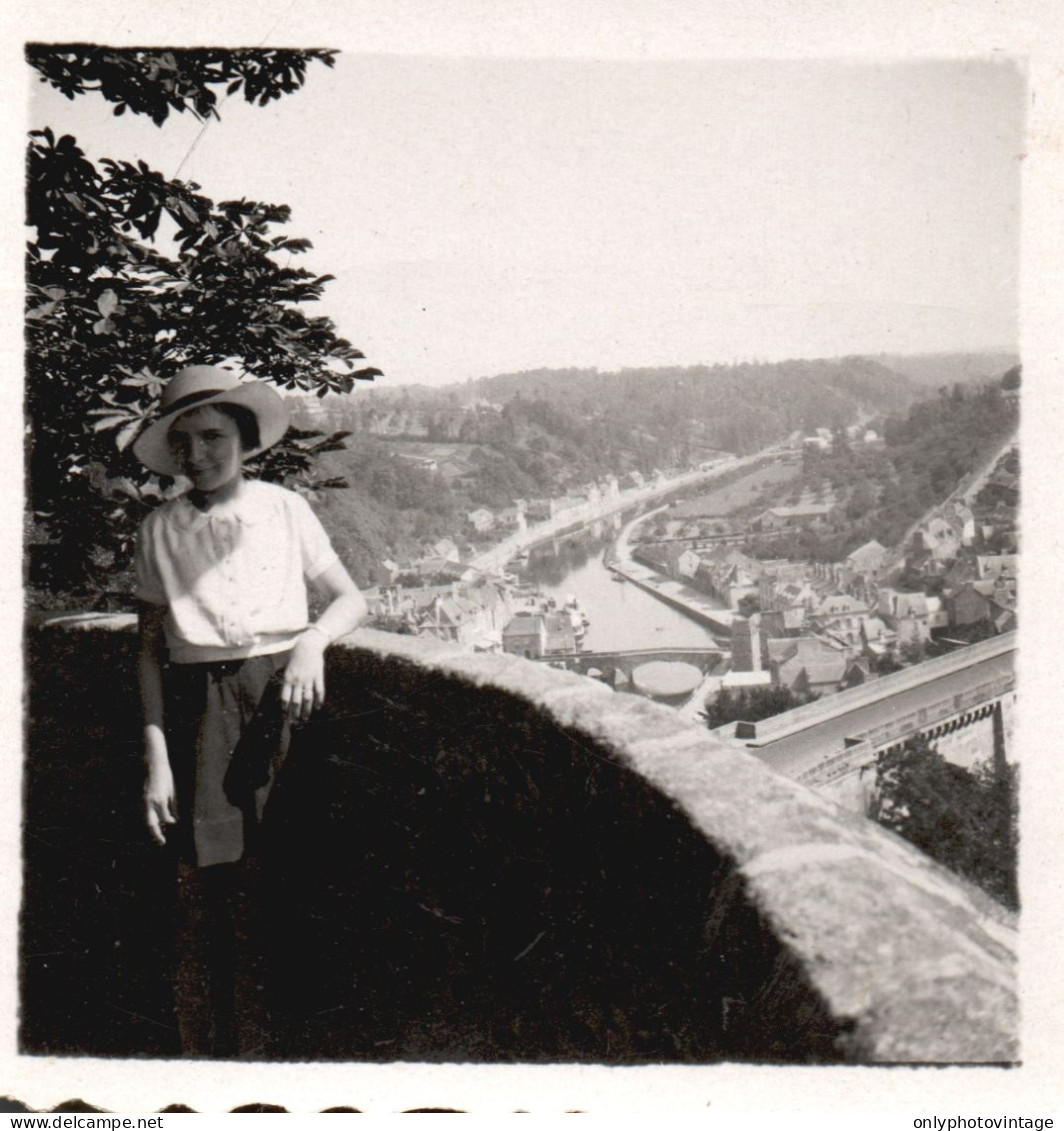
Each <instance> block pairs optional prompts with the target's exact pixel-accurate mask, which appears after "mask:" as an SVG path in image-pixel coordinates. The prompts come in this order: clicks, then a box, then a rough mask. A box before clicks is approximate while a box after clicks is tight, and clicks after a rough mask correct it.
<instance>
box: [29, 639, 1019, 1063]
mask: <svg viewBox="0 0 1064 1131" xmlns="http://www.w3.org/2000/svg"><path fill="white" fill-rule="evenodd" d="M128 621H129V618H110V619H107V620H106V621H101V622H98V623H94V624H93V625H92V626H91V627H87V628H86V627H85V626H84V625H82V626H80V627H77V628H76V630H75V629H74V628H73V627H72V626H70V625H69V624H66V625H60V626H48V627H43V628H40V629H36V630H34V631H33V632H31V635H30V641H29V649H28V653H27V654H28V657H29V660H28V662H29V669H30V671H29V674H30V682H31V694H30V718H29V743H28V758H27V770H26V826H25V838H24V843H25V895H24V903H23V918H22V931H23V937H22V970H21V986H22V1027H21V1043H22V1047H23V1049H24V1051H26V1052H35V1053H51V1054H57V1053H81V1054H93V1055H112V1056H129V1055H146V1056H176V1055H178V1054H179V1052H180V1049H179V1046H178V1044H177V1034H176V1028H175V1025H174V1019H173V1015H172V1002H171V999H170V992H169V984H168V974H167V970H168V963H169V953H168V947H169V944H170V940H171V938H172V935H173V912H172V905H173V896H172V878H171V862H170V861H169V860H168V857H167V853H166V852H165V851H159V850H156V849H154V848H153V847H152V846H151V845H150V844H148V842H147V836H146V834H145V833H142V831H141V826H140V800H139V794H140V788H141V776H140V744H139V722H138V716H137V710H136V698H135V694H134V689H133V663H132V658H133V643H134V642H133V635H132V632H131V631H130V626H129V623H128ZM353 641H354V642H355V643H354V644H353V645H352V646H343V647H338V648H335V649H333V650H332V651H331V653H330V661H329V670H328V688H329V701H328V709H327V712H326V713H325V714H324V715H323V717H322V718H321V719H320V720H319V721H318V722H317V723H315V724H312V725H311V726H309V727H308V728H306V730H305V731H304V734H303V737H302V741H301V743H300V745H299V747H298V749H297V751H296V752H295V753H294V754H293V756H292V759H291V761H290V763H289V765H288V767H287V768H286V771H285V778H284V781H283V786H282V787H281V788H279V789H278V791H277V793H276V794H275V797H274V799H273V802H272V803H271V805H272V809H271V813H270V820H269V831H270V836H269V840H268V846H269V850H270V851H269V855H268V863H269V864H270V867H271V871H270V885H271V887H270V890H271V893H272V896H271V906H272V910H273V912H274V928H273V932H272V933H273V943H274V946H275V970H276V972H277V973H276V974H275V978H274V982H273V985H272V987H271V989H272V994H273V999H274V1005H275V1026H274V1028H275V1037H276V1044H275V1046H274V1047H273V1048H272V1049H271V1050H269V1055H271V1056H277V1057H285V1058H291V1059H319V1058H321V1059H327V1058H343V1059H357V1060H379V1061H392V1060H428V1061H432V1060H448V1061H515V1060H520V1061H596V1062H603V1063H611V1064H624V1063H649V1062H660V1061H671V1062H689V1063H696V1062H711V1061H717V1060H721V1059H742V1060H757V1061H780V1062H832V1061H850V1062H853V1061H858V1062H871V1061H910V1062H911V1061H948V1060H962V1061H1004V1060H1011V1059H1013V1058H1014V1057H1015V1055H1016V1050H1015V1040H1014V1024H1015V1022H1014V1009H1015V993H1014V987H1013V985H1012V978H1013V969H1012V966H1013V957H1012V953H1011V951H1012V948H1013V945H1014V931H1013V929H1012V927H1011V926H1010V921H1009V920H1008V919H1007V917H1006V916H1004V915H1003V913H1001V912H999V911H998V910H996V908H995V905H992V904H991V903H990V901H988V900H984V899H982V898H981V897H980V896H979V895H978V894H976V893H973V892H972V891H970V890H969V889H967V888H964V887H961V886H960V885H958V884H957V883H956V882H955V881H953V880H952V878H951V877H949V876H948V875H947V874H946V873H944V872H942V871H940V870H939V869H937V868H934V867H933V866H932V865H930V863H929V862H927V861H926V860H925V859H924V858H922V857H920V856H919V854H917V853H915V852H912V851H910V850H909V849H907V848H906V847H905V846H903V845H902V844H901V843H900V842H898V841H897V840H895V839H894V838H893V837H890V836H889V835H887V834H883V833H881V832H880V831H879V830H877V829H875V828H873V827H872V826H870V825H869V824H868V823H867V822H864V821H862V820H860V819H850V818H848V817H845V816H843V815H841V814H840V813H838V811H836V810H834V808H833V807H831V806H829V805H827V804H825V803H823V802H821V801H820V800H819V799H818V798H816V797H815V796H813V795H812V794H810V793H808V792H806V791H804V790H802V789H800V788H799V787H797V786H794V785H793V784H792V783H790V782H788V781H785V780H784V779H781V778H777V777H775V776H774V775H772V774H771V773H769V772H768V771H766V770H765V769H764V768H763V767H761V766H760V765H759V764H758V763H757V762H756V761H755V760H754V759H752V758H750V757H748V756H746V755H745V754H743V753H741V752H735V751H726V750H723V749H722V748H720V747H719V746H716V745H715V744H714V743H713V742H712V740H711V739H710V738H709V736H708V735H707V734H706V733H705V732H704V731H699V730H697V729H696V728H692V727H690V726H687V725H685V724H683V723H682V722H680V720H679V719H678V718H677V717H676V716H675V715H673V714H672V713H671V712H669V711H667V710H665V709H664V708H659V707H655V706H654V705H652V704H649V703H646V702H645V701H642V700H636V699H633V698H628V697H625V696H620V695H614V694H613V693H611V692H609V691H608V690H606V689H605V688H603V687H599V686H596V685H595V684H593V683H591V682H589V681H587V680H584V679H582V678H580V677H576V676H570V675H568V674H565V673H559V672H554V671H550V670H548V669H545V668H542V667H538V666H536V665H534V664H531V663H528V662H526V661H522V660H517V659H515V658H510V657H483V656H468V655H465V654H462V653H457V652H449V651H447V650H446V649H444V648H439V647H433V646H431V645H427V644H425V643H424V642H421V641H416V640H411V639H409V638H402V637H389V636H385V635H383V634H375V633H360V634H357V635H356V637H355V638H353Z"/></svg>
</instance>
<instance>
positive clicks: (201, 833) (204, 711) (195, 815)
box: [164, 651, 292, 868]
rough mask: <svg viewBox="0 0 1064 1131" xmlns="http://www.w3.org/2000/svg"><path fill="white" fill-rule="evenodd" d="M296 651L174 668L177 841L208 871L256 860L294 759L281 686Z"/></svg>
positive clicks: (171, 712)
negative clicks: (275, 795) (261, 833)
mask: <svg viewBox="0 0 1064 1131" xmlns="http://www.w3.org/2000/svg"><path fill="white" fill-rule="evenodd" d="M291 654H292V653H291V651H285V652H276V653H273V654H272V655H268V656H252V657H249V658H247V659H244V660H219V661H216V662H213V663H201V664H173V665H171V666H170V668H169V669H168V671H167V673H166V676H165V679H164V694H165V712H166V714H165V718H166V731H167V747H168V750H169V754H170V764H171V766H172V767H173V771H174V785H175V789H176V792H177V809H178V828H177V829H176V830H175V832H176V834H177V836H176V839H177V840H178V841H179V842H180V844H181V848H182V855H183V856H185V858H186V859H188V860H190V862H192V863H194V864H195V865H196V866H198V867H201V868H206V867H209V866H211V865H215V864H231V863H235V862H236V861H238V860H241V859H243V858H244V856H245V855H246V854H248V853H253V852H254V851H255V848H256V843H255V842H256V833H257V831H258V828H259V826H260V825H261V822H262V816H263V812H264V810H265V807H266V802H267V800H268V798H269V795H270V792H271V790H272V788H273V785H274V781H275V779H276V777H277V774H278V772H279V771H280V769H281V767H282V765H283V764H284V761H285V759H286V757H287V755H288V748H289V744H290V741H291V732H290V725H289V723H288V721H287V720H286V719H285V718H284V714H283V712H282V709H281V683H282V680H283V677H284V670H285V667H286V665H287V663H288V660H289V658H290V656H291Z"/></svg>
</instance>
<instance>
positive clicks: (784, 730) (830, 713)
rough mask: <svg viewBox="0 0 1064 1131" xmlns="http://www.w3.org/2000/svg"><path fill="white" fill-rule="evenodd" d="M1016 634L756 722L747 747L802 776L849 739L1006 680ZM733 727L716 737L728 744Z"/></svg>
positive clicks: (778, 767)
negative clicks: (983, 685)
mask: <svg viewBox="0 0 1064 1131" xmlns="http://www.w3.org/2000/svg"><path fill="white" fill-rule="evenodd" d="M1015 648H1016V640H1015V633H1006V634H1004V635H1002V636H997V637H993V638H992V639H990V640H985V641H982V642H981V643H980V644H973V645H970V646H969V647H967V648H962V649H959V650H958V651H956V652H951V653H950V654H949V655H948V656H940V657H938V658H937V659H935V660H927V661H925V662H924V663H922V664H918V665H916V666H914V667H912V668H907V669H906V670H905V671H901V672H896V673H894V674H893V675H889V676H883V677H882V678H881V679H877V680H874V681H872V682H871V683H869V684H864V685H862V686H860V687H855V688H852V689H850V690H849V691H842V692H839V693H838V694H836V695H831V696H826V697H825V698H824V699H822V700H818V701H817V702H816V703H810V704H808V705H807V706H805V707H799V708H797V709H796V710H794V711H788V712H786V713H785V714H782V715H777V716H775V717H774V718H772V719H766V720H765V721H764V722H762V723H758V724H757V731H758V734H757V737H756V738H755V739H750V740H747V741H746V742H744V743H743V745H745V746H748V747H750V748H751V749H752V750H753V751H754V752H755V753H756V754H757V755H758V757H759V758H761V760H762V761H764V762H765V763H766V764H767V765H769V766H771V767H772V769H774V770H776V771H777V772H778V773H781V774H785V775H786V776H787V777H798V776H799V775H800V774H802V773H804V772H805V771H806V770H809V769H812V768H813V766H815V765H816V764H817V763H818V762H821V761H823V760H824V759H825V758H829V757H831V756H832V755H834V754H838V753H840V752H841V751H842V750H844V749H845V748H846V739H848V738H849V739H853V738H860V737H861V736H862V735H865V734H868V733H869V732H870V731H872V730H874V729H875V728H876V727H878V726H881V725H882V724H883V723H885V722H891V721H900V720H903V719H905V718H906V717H907V716H910V715H914V714H918V713H919V712H920V711H922V710H923V711H927V712H929V713H930V712H932V711H933V710H934V709H935V708H936V707H939V706H940V705H942V704H943V703H944V702H947V701H951V700H952V699H953V697H954V696H959V695H963V694H964V693H965V692H968V691H971V690H972V689H974V688H977V687H979V686H980V685H981V684H984V683H986V684H988V683H992V682H994V681H995V680H998V679H1001V678H1003V677H1008V676H1009V675H1011V674H1012V672H1013V670H1014V663H1015ZM734 726H735V724H734V723H732V724H729V725H728V726H727V727H721V728H720V729H719V730H718V731H715V732H714V733H715V734H716V735H717V737H719V738H721V739H722V740H723V741H726V742H728V743H729V744H730V745H735V744H736V743H737V742H738V741H739V740H737V739H735V738H734V737H732V734H733V732H734Z"/></svg>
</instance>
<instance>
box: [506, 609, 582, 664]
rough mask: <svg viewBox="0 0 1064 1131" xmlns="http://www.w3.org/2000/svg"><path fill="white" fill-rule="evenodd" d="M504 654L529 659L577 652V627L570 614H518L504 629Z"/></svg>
mask: <svg viewBox="0 0 1064 1131" xmlns="http://www.w3.org/2000/svg"><path fill="white" fill-rule="evenodd" d="M502 647H503V651H504V652H510V653H512V654H513V655H515V656H524V657H526V658H527V659H531V660H538V659H541V658H542V657H544V656H552V655H563V654H566V653H572V652H575V651H576V637H575V635H574V633H573V625H572V621H571V619H570V617H569V616H568V614H566V613H542V612H518V613H517V615H516V616H514V617H513V618H512V620H511V621H510V622H509V624H507V625H506V627H505V628H504V629H503V630H502Z"/></svg>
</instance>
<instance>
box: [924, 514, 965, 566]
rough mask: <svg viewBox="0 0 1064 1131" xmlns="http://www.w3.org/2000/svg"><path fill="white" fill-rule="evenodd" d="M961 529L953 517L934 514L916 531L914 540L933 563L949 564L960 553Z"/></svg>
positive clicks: (961, 526)
mask: <svg viewBox="0 0 1064 1131" xmlns="http://www.w3.org/2000/svg"><path fill="white" fill-rule="evenodd" d="M963 528H964V524H963V523H962V522H960V521H959V520H958V519H957V518H956V517H955V516H953V515H950V514H935V515H932V516H931V518H929V519H928V520H927V521H926V522H925V523H924V524H923V525H922V526H921V527H920V528H919V529H918V530H917V532H916V535H915V538H914V540H915V542H916V544H917V547H918V548H922V549H924V550H926V551H927V552H928V553H929V554H930V555H931V559H932V560H933V561H935V562H949V561H952V560H953V559H954V558H955V557H956V556H957V555H958V553H960V549H961V546H962V545H963V542H962V538H961V534H962V531H963Z"/></svg>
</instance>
